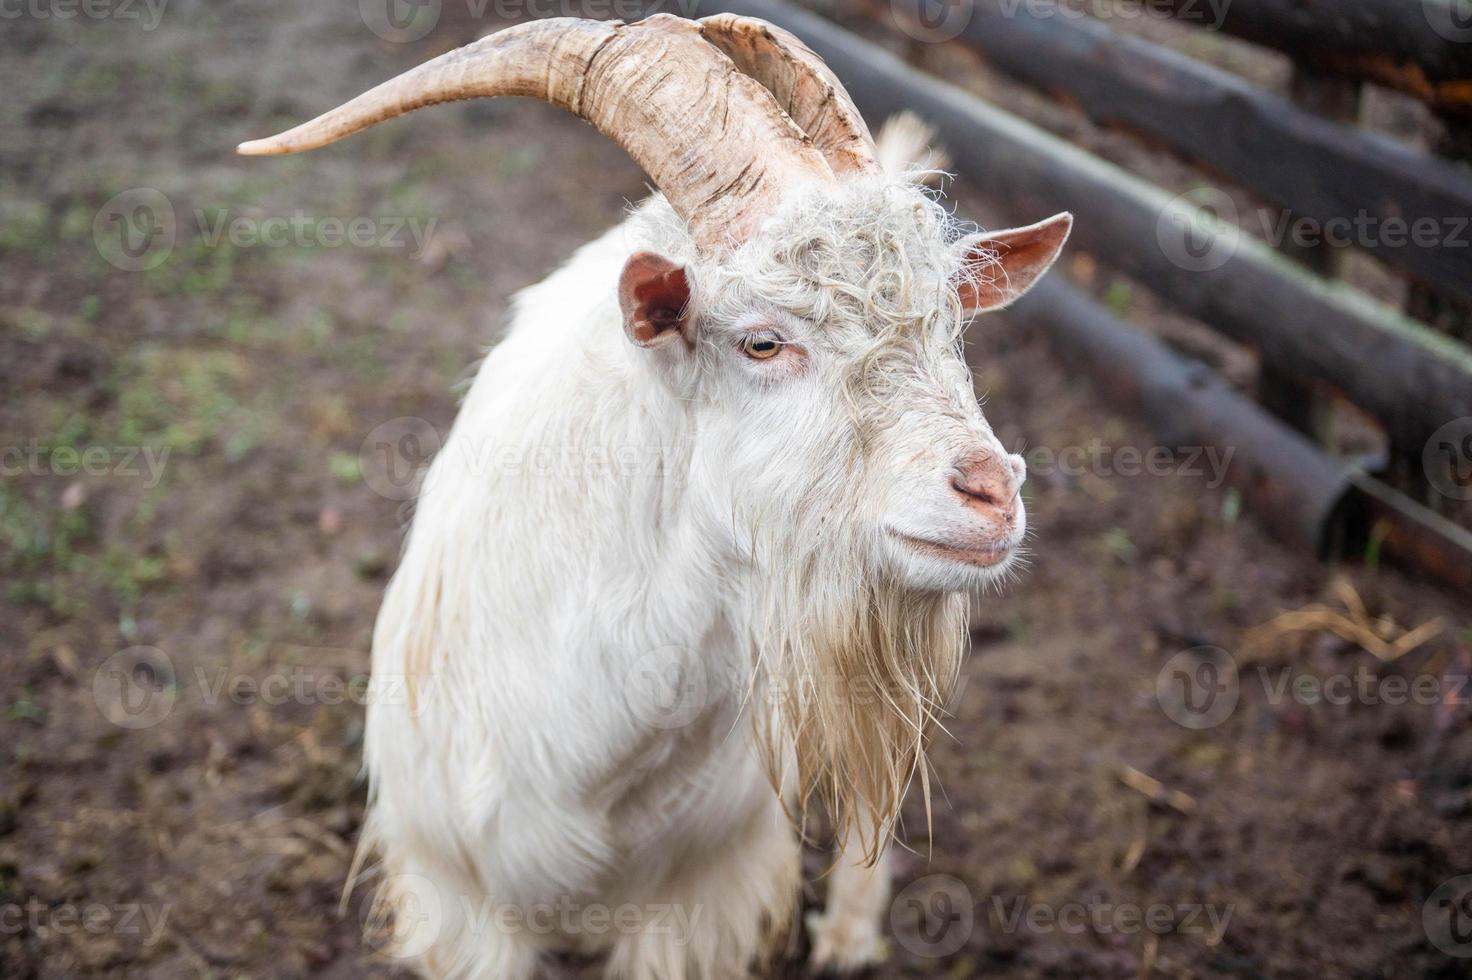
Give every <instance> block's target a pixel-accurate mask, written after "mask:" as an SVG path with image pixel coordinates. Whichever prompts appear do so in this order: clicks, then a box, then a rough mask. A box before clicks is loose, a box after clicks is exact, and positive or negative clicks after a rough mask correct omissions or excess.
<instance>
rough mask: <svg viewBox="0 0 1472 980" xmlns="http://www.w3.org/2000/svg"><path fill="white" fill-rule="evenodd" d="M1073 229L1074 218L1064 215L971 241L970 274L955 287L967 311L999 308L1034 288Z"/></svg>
mask: <svg viewBox="0 0 1472 980" xmlns="http://www.w3.org/2000/svg"><path fill="white" fill-rule="evenodd" d="M1072 228H1073V215H1071V214H1066V213H1065V214H1058V215H1054V216H1053V217H1051V218H1049V219H1047V220H1046V221H1040V222H1038V223H1037V224H1035V225H1028V226H1027V227H1025V228H1012V229H1009V230H1007V231H999V232H994V233H988V234H983V235H977V236H975V237H973V238H971V239H969V240H968V241H967V242H966V249H967V251H966V258H965V259H964V260H963V261H964V263H965V265H966V268H967V271H968V272H969V275H966V276H962V277H961V278H960V279H959V280H958V282H957V284H956V288H957V290H958V291H959V292H960V294H961V303H962V305H963V306H964V307H965V308H966V310H967V312H970V313H986V312H988V311H991V310H996V309H1000V308H1002V307H1004V306H1006V305H1007V304H1008V303H1011V302H1012V301H1013V300H1015V299H1017V298H1018V297H1020V296H1021V295H1022V294H1023V293H1025V292H1027V291H1028V290H1029V289H1031V288H1032V286H1033V284H1034V283H1036V282H1037V281H1038V280H1039V279H1040V278H1042V275H1043V273H1045V272H1047V271H1048V269H1049V268H1051V267H1052V265H1053V262H1054V260H1056V259H1057V258H1058V253H1059V252H1061V251H1062V250H1063V243H1064V242H1066V241H1068V233H1069V231H1070V230H1072Z"/></svg>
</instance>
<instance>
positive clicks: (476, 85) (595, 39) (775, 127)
mask: <svg viewBox="0 0 1472 980" xmlns="http://www.w3.org/2000/svg"><path fill="white" fill-rule="evenodd" d="M497 95H527V96H532V97H533V98H540V99H545V100H546V101H548V102H551V103H552V104H553V105H557V106H560V107H562V108H564V109H567V110H569V111H571V112H574V113H576V114H577V115H579V116H581V117H582V118H583V119H585V120H587V121H588V122H590V123H592V124H593V125H594V126H596V127H597V128H598V129H599V130H600V131H601V132H603V133H604V134H605V135H607V136H610V137H612V138H613V139H614V140H616V141H617V142H618V143H619V144H620V145H621V146H623V148H624V149H625V150H627V151H628V153H629V155H630V156H632V157H633V158H634V160H635V162H637V163H638V164H639V165H640V166H641V167H643V168H644V170H645V172H647V173H648V174H649V176H650V177H652V178H653V179H654V183H655V186H657V187H658V188H659V189H660V190H661V191H663V192H664V194H665V197H667V198H668V199H669V202H670V206H671V207H672V208H674V210H675V213H676V214H678V215H679V216H680V217H682V218H684V219H685V220H686V221H687V222H688V223H689V225H690V233H691V235H692V236H693V237H694V239H695V242H696V244H698V245H700V246H701V247H705V248H721V247H726V246H729V245H732V244H736V243H739V242H740V241H742V240H743V238H745V237H746V236H747V235H749V234H750V233H751V232H752V231H753V230H754V229H755V227H756V225H757V224H758V223H759V222H760V220H761V218H762V217H763V216H764V215H766V214H768V213H770V212H771V211H772V210H773V209H774V208H775V207H776V206H777V204H778V203H779V201H780V200H781V198H782V197H783V196H784V195H786V194H788V193H791V192H792V191H793V190H794V189H795V188H796V187H797V185H799V184H803V183H808V182H818V183H825V182H831V181H832V180H833V179H834V174H833V170H832V168H831V167H830V165H829V164H828V162H827V160H826V159H825V158H824V156H823V154H822V153H821V152H820V151H819V150H818V148H817V147H816V146H815V145H814V143H813V141H812V140H811V139H810V138H809V137H808V136H807V135H806V134H805V133H804V132H803V130H802V129H801V128H800V127H799V126H798V125H797V123H796V122H794V120H793V119H792V118H791V117H789V116H788V115H787V114H786V113H784V112H783V111H782V109H781V107H780V106H778V104H777V101H776V98H775V97H774V96H773V95H772V93H771V91H770V89H769V88H768V87H765V86H763V85H762V83H761V82H759V81H758V80H757V79H755V78H753V77H751V76H749V75H747V74H745V73H744V72H742V71H741V70H740V68H739V67H738V66H737V65H736V64H735V63H733V59H731V58H729V57H727V56H726V55H725V54H724V53H722V51H721V50H720V49H719V48H718V47H717V46H716V45H714V44H712V43H710V42H709V41H707V40H706V39H705V37H704V30H703V28H702V27H701V25H699V24H697V23H696V22H694V21H689V20H685V19H682V18H678V17H672V16H670V15H668V14H656V15H655V16H653V17H650V18H648V19H646V20H642V21H640V22H639V23H637V24H624V23H622V22H619V21H591V20H577V19H574V18H568V17H564V18H556V19H549V20H535V21H530V22H527V23H523V24H518V25H516V26H514V27H509V28H507V29H506V30H503V31H499V32H497V33H495V34H491V35H488V36H486V37H484V38H481V39H480V40H479V41H476V42H474V43H473V44H468V45H466V46H465V47H463V48H459V49H457V50H455V51H451V52H449V53H447V54H444V55H441V56H440V57H438V58H436V59H434V60H432V61H428V62H426V63H424V64H422V65H420V66H419V67H418V68H415V69H412V70H411V71H408V72H405V73H404V74H403V75H400V76H399V77H398V78H395V79H391V80H389V81H387V82H384V83H383V84H382V85H380V86H378V87H377V88H375V89H372V90H371V91H369V92H366V93H364V94H363V95H360V96H358V97H357V98H356V99H353V100H352V101H351V102H348V103H346V104H344V105H342V106H339V107H338V108H336V109H333V110H332V111H330V112H327V113H325V114H323V115H321V116H319V117H318V118H316V119H314V120H312V121H311V122H307V123H303V124H302V125H300V126H298V127H296V128H295V129H292V130H289V131H287V132H285V133H282V134H280V135H278V136H273V137H271V138H270V139H264V140H253V141H251V142H249V143H242V144H241V145H240V148H239V150H240V152H241V153H245V154H249V155H259V154H274V153H295V152H297V151H299V150H309V149H312V148H313V147H318V146H325V145H326V144H328V143H331V142H333V141H335V140H338V139H341V138H342V137H344V136H348V135H350V134H352V133H356V132H359V131H360V130H363V129H367V128H368V127H369V126H372V125H373V124H375V123H378V122H382V121H383V120H385V119H392V118H393V117H395V116H399V115H402V114H404V113H406V112H410V111H412V110H414V109H418V108H420V107H421V106H428V105H435V104H437V103H441V102H449V101H452V100H455V99H469V98H475V97H478V96H497Z"/></svg>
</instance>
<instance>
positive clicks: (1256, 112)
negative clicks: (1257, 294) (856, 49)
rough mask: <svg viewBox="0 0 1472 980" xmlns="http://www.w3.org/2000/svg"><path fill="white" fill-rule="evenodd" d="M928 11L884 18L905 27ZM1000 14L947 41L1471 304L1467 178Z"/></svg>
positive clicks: (1225, 79) (1371, 137) (1091, 29)
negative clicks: (1344, 234) (902, 21)
mask: <svg viewBox="0 0 1472 980" xmlns="http://www.w3.org/2000/svg"><path fill="white" fill-rule="evenodd" d="M928 2H929V0H892V3H891V4H890V5H889V6H890V7H891V8H892V9H893V10H894V12H895V13H896V15H899V16H911V15H918V14H919V12H920V11H921V9H922V8H923V7H924V6H925V5H926V4H927V3H928ZM1002 2H1005V0H977V2H976V3H975V5H974V7H973V8H972V10H971V13H970V16H969V18H966V19H964V20H957V21H956V23H957V24H963V25H964V26H961V27H960V30H959V33H958V35H957V41H959V42H960V43H964V44H966V45H968V46H970V47H972V48H973V49H975V50H977V51H978V52H980V53H981V54H982V55H983V56H984V57H985V58H986V59H987V60H988V61H989V62H990V63H992V64H994V65H995V66H996V67H997V68H999V69H1001V70H1002V71H1004V72H1006V73H1007V74H1009V75H1011V76H1012V77H1014V78H1017V79H1018V80H1020V81H1022V82H1025V83H1026V84H1029V85H1032V86H1034V87H1036V88H1039V89H1042V90H1044V91H1047V92H1049V93H1053V94H1057V95H1061V96H1063V97H1064V98H1066V99H1067V100H1068V101H1070V102H1071V103H1073V104H1076V105H1078V106H1079V107H1080V108H1081V109H1082V110H1083V111H1084V112H1085V113H1087V114H1088V115H1089V116H1090V117H1091V118H1093V119H1095V120H1097V121H1099V122H1101V123H1104V124H1107V125H1116V126H1122V127H1125V128H1128V129H1131V130H1134V131H1136V132H1140V133H1143V134H1145V135H1147V136H1149V137H1151V138H1152V139H1154V140H1157V141H1159V142H1161V143H1163V144H1164V145H1166V146H1169V147H1171V148H1172V149H1174V150H1176V151H1177V152H1179V153H1181V154H1183V155H1184V156H1186V157H1188V158H1191V159H1193V160H1196V161H1198V162H1200V163H1202V164H1204V165H1206V166H1209V167H1211V168H1212V169H1214V170H1216V171H1218V172H1220V173H1222V174H1224V175H1226V176H1228V177H1231V178H1232V179H1234V180H1236V181H1238V182H1240V183H1242V184H1244V185H1246V186H1248V187H1251V188H1253V189H1254V190H1256V191H1258V192H1259V193H1261V194H1262V195H1263V196H1264V197H1267V198H1269V199H1270V200H1272V201H1274V202H1275V203H1277V204H1279V205H1282V206H1283V207H1285V208H1290V209H1292V211H1294V212H1296V213H1297V214H1299V215H1303V216H1305V217H1308V218H1311V219H1313V220H1314V221H1316V222H1318V223H1319V224H1320V225H1321V226H1322V225H1324V224H1325V223H1330V225H1329V227H1330V229H1331V231H1332V230H1335V229H1336V228H1337V229H1339V230H1341V231H1343V230H1348V231H1349V235H1348V238H1349V240H1350V241H1351V242H1352V243H1353V244H1355V245H1358V246H1360V247H1363V248H1365V249H1367V250H1368V251H1370V252H1372V253H1373V254H1375V255H1376V257H1378V258H1380V259H1382V260H1384V261H1387V262H1390V263H1392V264H1394V265H1397V266H1399V267H1401V268H1403V269H1406V270H1407V271H1409V272H1411V273H1413V274H1415V275H1416V276H1418V277H1420V278H1424V279H1426V280H1428V281H1431V282H1434V283H1436V284H1438V285H1439V286H1441V287H1443V288H1446V289H1450V290H1453V291H1456V292H1460V293H1462V294H1464V295H1469V296H1472V220H1469V219H1472V168H1469V167H1466V166H1463V165H1459V164H1455V163H1451V162H1448V161H1446V160H1443V159H1441V158H1439V157H1437V156H1434V155H1431V154H1428V153H1424V152H1421V151H1419V150H1415V149H1412V148H1410V147H1407V146H1405V145H1403V144H1400V143H1397V142H1395V141H1393V140H1389V139H1385V138H1383V137H1381V136H1378V135H1376V134H1373V133H1367V132H1365V131H1364V130H1361V129H1359V128H1357V127H1355V126H1352V125H1347V124H1346V123H1344V122H1335V121H1333V120H1330V119H1326V118H1324V117H1323V116H1322V115H1320V114H1317V113H1315V112H1313V111H1310V110H1309V109H1307V108H1304V107H1300V106H1297V105H1294V104H1293V103H1292V102H1291V101H1289V100H1287V99H1284V98H1282V97H1280V96H1277V95H1275V94H1273V93H1270V92H1266V91H1264V90H1262V89H1260V88H1258V87H1256V86H1254V85H1251V84H1250V83H1248V82H1247V81H1245V80H1244V79H1242V78H1240V77H1238V76H1236V75H1233V74H1231V73H1229V72H1225V71H1221V70H1219V69H1216V68H1213V67H1211V66H1209V65H1205V64H1202V63H1200V62H1198V61H1195V60H1193V59H1191V58H1188V57H1185V56H1183V55H1181V54H1178V53H1177V52H1174V51H1172V50H1170V49H1168V48H1165V47H1162V46H1160V45H1157V44H1152V43H1150V42H1149V41H1145V40H1143V39H1141V38H1138V37H1132V36H1129V35H1123V34H1120V33H1118V32H1116V31H1113V30H1111V29H1110V28H1109V27H1108V26H1106V25H1105V24H1102V23H1100V22H1098V21H1094V20H1088V19H1083V18H1079V17H1063V16H1053V17H1048V18H1039V17H1038V16H1036V15H1035V14H1033V13H1030V12H1029V8H1028V6H1027V4H1021V5H1019V6H1017V7H1016V9H1015V10H1013V9H1012V6H1011V4H1008V5H1007V7H1006V8H1004V7H1003V6H1002V5H1001V3H1002ZM1469 9H1472V7H1469ZM1468 47H1469V49H1472V44H1469V45H1468ZM1261 217H1262V221H1261V222H1260V223H1261V224H1264V225H1266V226H1267V227H1266V228H1265V229H1264V230H1266V231H1267V232H1269V233H1270V234H1273V233H1277V232H1278V231H1279V230H1280V229H1283V228H1291V227H1293V226H1292V224H1291V223H1290V222H1288V221H1285V220H1284V216H1282V215H1273V214H1268V215H1263V216H1261ZM1417 228H1421V229H1424V230H1426V232H1427V233H1426V234H1425V235H1421V236H1418V235H1417V234H1414V232H1415V229H1417ZM1275 244H1279V245H1286V244H1289V243H1287V242H1278V243H1275Z"/></svg>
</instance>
